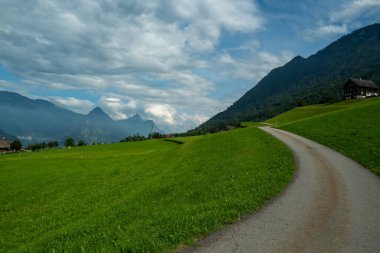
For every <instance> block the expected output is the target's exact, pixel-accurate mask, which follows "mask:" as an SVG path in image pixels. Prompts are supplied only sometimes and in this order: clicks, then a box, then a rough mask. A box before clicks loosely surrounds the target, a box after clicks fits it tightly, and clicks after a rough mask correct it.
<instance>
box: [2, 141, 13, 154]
mask: <svg viewBox="0 0 380 253" xmlns="http://www.w3.org/2000/svg"><path fill="white" fill-rule="evenodd" d="M10 150H11V143H10V142H9V141H7V140H0V153H5V152H8V151H10Z"/></svg>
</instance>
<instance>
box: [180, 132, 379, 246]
mask: <svg viewBox="0 0 380 253" xmlns="http://www.w3.org/2000/svg"><path fill="white" fill-rule="evenodd" d="M262 129H263V130H264V131H266V132H268V133H270V134H272V135H273V136H275V137H276V138H278V139H280V140H281V141H283V142H284V143H285V144H286V145H287V146H288V147H289V148H290V149H291V150H292V152H293V154H294V156H295V159H296V162H297V167H298V170H297V172H296V174H295V177H294V179H293V181H292V182H291V183H290V184H289V186H288V187H287V189H286V190H285V191H284V192H283V193H282V194H281V195H280V196H278V197H277V198H275V199H274V200H272V201H271V202H269V203H268V205H267V206H266V207H265V208H263V209H261V210H260V211H259V212H257V213H255V214H252V215H248V216H246V217H245V218H243V219H242V220H240V221H238V222H237V223H234V224H232V225H230V226H228V227H227V228H225V229H224V230H222V231H219V232H216V233H214V234H212V235H210V236H208V237H206V238H204V239H201V240H200V241H199V246H197V247H190V248H186V249H184V250H182V251H181V252H183V253H188V252H207V253H211V252H217V253H221V252H294V253H297V252H302V253H303V252H355V253H357V252H374V253H375V252H376V253H378V252H380V178H379V177H378V176H376V175H374V174H373V173H371V172H370V171H369V170H367V169H365V168H363V167H362V166H361V165H359V164H357V163H356V162H354V161H352V160H351V159H349V158H347V157H345V156H343V155H341V154H340V153H338V152H336V151H334V150H331V149H329V148H327V147H325V146H323V145H320V144H318V143H316V142H313V141H310V140H308V139H305V138H303V137H300V136H297V135H295V134H292V133H289V132H286V131H282V130H278V129H272V128H269V127H263V128H262ZM379 155H380V154H379Z"/></svg>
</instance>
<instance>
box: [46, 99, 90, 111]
mask: <svg viewBox="0 0 380 253" xmlns="http://www.w3.org/2000/svg"><path fill="white" fill-rule="evenodd" d="M49 101H50V102H52V103H54V104H56V105H58V106H60V107H65V108H69V109H71V110H73V111H75V112H78V113H84V114H85V113H87V112H89V111H90V110H91V109H93V108H94V107H96V105H95V104H94V103H93V102H91V101H88V100H81V99H77V98H74V97H49Z"/></svg>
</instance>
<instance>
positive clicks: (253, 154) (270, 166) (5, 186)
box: [0, 127, 294, 252]
mask: <svg viewBox="0 0 380 253" xmlns="http://www.w3.org/2000/svg"><path fill="white" fill-rule="evenodd" d="M180 140H181V141H184V143H183V144H176V143H173V142H168V141H164V140H153V141H145V142H135V143H118V144H110V145H98V146H89V147H82V148H79V147H78V148H71V149H51V150H46V151H42V152H36V153H22V154H14V155H0V175H1V176H0V189H1V191H0V252H167V251H173V250H175V249H178V248H179V247H182V246H183V245H186V244H192V243H194V241H195V238H198V237H200V236H202V235H206V234H208V233H210V232H212V231H215V230H217V229H220V228H222V227H223V226H224V225H225V224H228V223H231V222H233V221H235V220H237V219H238V218H239V217H241V216H242V215H244V214H247V213H250V212H254V211H255V210H257V209H258V208H259V207H261V206H263V205H264V203H265V202H266V201H267V200H269V199H271V198H272V197H274V196H275V195H276V194H278V193H279V192H281V190H282V189H283V188H284V187H285V186H286V184H287V183H288V182H289V180H290V179H291V177H292V174H293V171H294V163H293V157H292V155H291V153H290V151H288V149H287V148H286V147H285V146H284V145H283V144H282V143H281V142H279V141H277V140H276V139H274V138H273V137H271V136H269V135H268V134H266V133H264V132H263V131H261V130H259V129H257V128H255V127H247V128H244V129H237V130H234V131H230V132H224V133H219V134H213V135H207V136H202V137H188V138H180ZM181 245H182V246H181Z"/></svg>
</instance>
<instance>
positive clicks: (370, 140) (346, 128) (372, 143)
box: [267, 98, 380, 175]
mask: <svg viewBox="0 0 380 253" xmlns="http://www.w3.org/2000/svg"><path fill="white" fill-rule="evenodd" d="M275 120H277V121H278V122H280V123H279V127H280V128H282V129H284V130H288V131H291V132H294V133H296V134H299V135H302V136H305V137H307V138H310V139H312V140H315V141H317V142H319V143H322V144H324V145H326V146H329V147H332V148H333V149H335V150H338V151H339V152H341V153H343V154H345V155H347V156H349V157H351V158H352V159H354V160H356V161H358V162H359V163H361V164H363V165H364V166H365V167H367V168H368V169H370V170H372V171H373V172H374V173H376V174H377V175H380V98H373V99H364V100H363V99H361V100H351V101H344V102H340V103H337V104H331V105H316V106H305V107H301V108H296V109H294V110H291V111H289V112H286V113H284V114H282V115H279V116H277V117H276V118H274V119H272V120H268V121H267V122H268V123H273V121H275Z"/></svg>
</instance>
